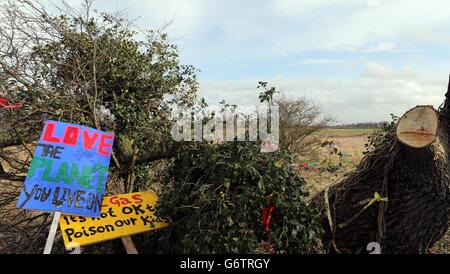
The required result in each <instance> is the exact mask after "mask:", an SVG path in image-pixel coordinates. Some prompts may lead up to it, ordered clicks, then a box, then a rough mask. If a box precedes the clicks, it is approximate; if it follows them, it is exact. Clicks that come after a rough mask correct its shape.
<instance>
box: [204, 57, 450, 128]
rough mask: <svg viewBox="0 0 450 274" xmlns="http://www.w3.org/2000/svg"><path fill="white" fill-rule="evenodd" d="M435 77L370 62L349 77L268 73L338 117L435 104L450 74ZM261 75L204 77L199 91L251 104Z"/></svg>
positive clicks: (376, 115)
mask: <svg viewBox="0 0 450 274" xmlns="http://www.w3.org/2000/svg"><path fill="white" fill-rule="evenodd" d="M439 76H441V77H439V78H437V79H435V78H432V77H429V76H424V75H420V74H418V73H417V72H414V71H412V70H411V69H409V68H402V69H392V68H389V67H387V66H384V65H381V64H375V63H369V64H366V66H365V67H364V69H363V71H362V72H361V74H360V76H358V77H354V78H351V79H337V78H318V77H308V78H302V79H293V78H288V77H283V76H278V77H274V78H272V79H269V80H268V82H269V85H271V86H275V87H277V88H278V89H279V90H280V91H281V92H282V93H284V94H285V95H287V96H288V97H290V98H295V97H302V96H306V97H308V98H310V99H312V100H313V101H314V102H315V103H316V104H318V105H319V106H320V107H321V109H322V110H323V111H324V112H325V113H327V114H330V115H332V116H334V117H335V118H336V119H337V120H338V122H341V123H351V122H367V121H387V120H390V114H391V113H393V114H396V115H402V114H403V113H404V112H406V111H407V110H408V109H410V108H412V107H414V106H416V105H433V106H434V107H435V108H437V107H438V106H439V105H440V104H441V103H442V102H443V100H444V94H445V90H446V87H447V80H448V79H447V75H439ZM257 81H258V80H257V79H245V80H239V81H208V80H203V81H200V94H201V95H203V96H205V98H206V99H207V102H209V103H211V104H217V103H218V102H219V101H220V100H222V99H225V100H226V101H227V102H229V103H238V104H241V105H252V104H255V103H257V101H258V93H259V91H258V90H257V89H256V86H257Z"/></svg>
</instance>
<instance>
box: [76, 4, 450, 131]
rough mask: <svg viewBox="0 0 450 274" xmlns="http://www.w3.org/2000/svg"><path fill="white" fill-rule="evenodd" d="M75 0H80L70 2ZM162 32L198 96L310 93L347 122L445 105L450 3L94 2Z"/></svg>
mask: <svg viewBox="0 0 450 274" xmlns="http://www.w3.org/2000/svg"><path fill="white" fill-rule="evenodd" d="M71 2H79V1H77V0H71ZM96 7H97V9H99V10H101V11H115V10H124V9H126V10H127V13H126V14H127V16H128V17H130V18H138V20H137V21H136V23H137V24H138V25H139V26H140V27H142V28H160V27H161V26H162V25H164V24H165V23H167V22H169V21H171V20H173V23H172V24H171V25H170V26H169V27H168V28H167V29H166V31H167V33H168V34H169V37H170V39H171V41H172V42H173V43H175V44H177V45H178V46H179V48H180V52H181V60H182V62H183V63H185V64H191V65H194V66H196V67H197V68H198V69H200V70H201V72H199V74H198V76H199V80H200V94H201V95H202V96H204V97H205V98H206V99H207V101H208V102H209V104H217V103H218V102H219V101H220V100H221V99H225V100H226V101H227V102H229V103H237V104H241V105H248V104H252V103H254V102H257V95H258V91H257V90H256V86H257V82H258V81H260V80H263V81H268V82H269V83H270V84H271V85H274V86H276V87H277V88H279V90H280V91H281V92H283V93H284V94H286V95H287V96H288V97H301V96H306V97H308V98H310V99H312V100H314V101H315V102H316V103H317V104H318V105H320V106H321V108H322V110H323V111H324V112H326V113H329V114H331V115H333V116H334V117H336V118H337V120H338V121H339V122H341V123H348V122H363V121H380V120H389V119H390V116H389V114H390V113H394V114H398V115H401V114H403V112H404V111H406V110H407V109H409V108H411V107H413V106H415V105H418V104H431V105H434V106H435V107H436V108H437V107H438V106H439V105H440V104H441V103H442V101H443V95H444V93H445V90H446V87H447V81H448V74H449V73H450V2H449V1H448V0H426V1H425V0H389V1H388V0H272V1H269V0H261V1H256V0H254V1H253V0H251V1H248V0H246V1H244V0H236V1H235V0H228V1H227V0H221V1H211V0H160V1H156V0H155V1H153V0H145V1H144V0H127V1H125V0H97V2H96Z"/></svg>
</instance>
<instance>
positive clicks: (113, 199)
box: [109, 195, 134, 207]
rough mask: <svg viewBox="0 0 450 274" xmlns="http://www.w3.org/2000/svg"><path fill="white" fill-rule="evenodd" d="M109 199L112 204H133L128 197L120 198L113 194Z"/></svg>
mask: <svg viewBox="0 0 450 274" xmlns="http://www.w3.org/2000/svg"><path fill="white" fill-rule="evenodd" d="M133 196H134V195H133ZM109 201H110V202H111V204H113V205H117V206H119V207H120V206H121V205H127V204H131V201H130V200H128V199H127V198H119V197H118V196H113V197H111V198H110V199H109Z"/></svg>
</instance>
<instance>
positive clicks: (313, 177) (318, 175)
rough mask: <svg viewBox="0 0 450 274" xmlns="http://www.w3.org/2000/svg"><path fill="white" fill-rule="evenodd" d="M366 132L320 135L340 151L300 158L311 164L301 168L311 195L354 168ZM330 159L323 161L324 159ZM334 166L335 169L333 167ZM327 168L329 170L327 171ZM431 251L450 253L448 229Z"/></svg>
mask: <svg viewBox="0 0 450 274" xmlns="http://www.w3.org/2000/svg"><path fill="white" fill-rule="evenodd" d="M367 136H368V135H367V134H358V135H349V136H342V135H329V136H324V135H321V136H320V137H319V138H320V141H332V142H333V147H335V148H337V150H338V152H341V153H342V157H339V156H338V155H337V154H336V153H334V154H331V155H330V150H332V149H330V148H320V149H319V151H318V152H317V153H315V154H313V155H309V156H308V157H305V158H303V159H302V158H301V157H300V159H299V160H300V162H304V163H305V162H306V163H309V165H313V166H312V167H309V168H301V169H300V170H299V172H301V176H302V177H303V178H305V179H306V181H307V184H308V185H307V187H308V190H309V191H310V193H311V196H312V195H314V194H315V193H317V192H320V191H322V190H324V189H325V188H327V187H328V186H329V185H331V184H332V183H333V182H335V181H337V180H339V178H340V177H342V176H343V175H344V174H345V173H346V172H348V171H350V170H352V169H353V168H355V167H356V166H357V165H358V164H359V162H360V161H361V159H362V158H363V156H364V155H363V152H364V148H365V147H364V145H365V143H366V141H367ZM327 158H328V159H331V161H324V159H327ZM334 168H335V169H334ZM327 169H329V171H327ZM432 252H433V253H438V254H450V230H449V231H448V232H447V234H446V235H445V236H444V237H443V238H442V239H441V240H440V241H439V242H438V243H437V244H436V245H435V246H434V247H433V248H432Z"/></svg>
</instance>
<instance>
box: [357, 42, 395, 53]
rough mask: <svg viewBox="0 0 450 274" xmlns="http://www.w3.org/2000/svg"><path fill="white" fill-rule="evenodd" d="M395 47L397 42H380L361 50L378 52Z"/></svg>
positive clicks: (363, 51)
mask: <svg viewBox="0 0 450 274" xmlns="http://www.w3.org/2000/svg"><path fill="white" fill-rule="evenodd" d="M394 49H395V44H394V43H391V42H383V43H378V44H377V45H375V46H372V47H369V48H367V49H363V50H361V52H362V53H377V52H384V51H392V50H394Z"/></svg>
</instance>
